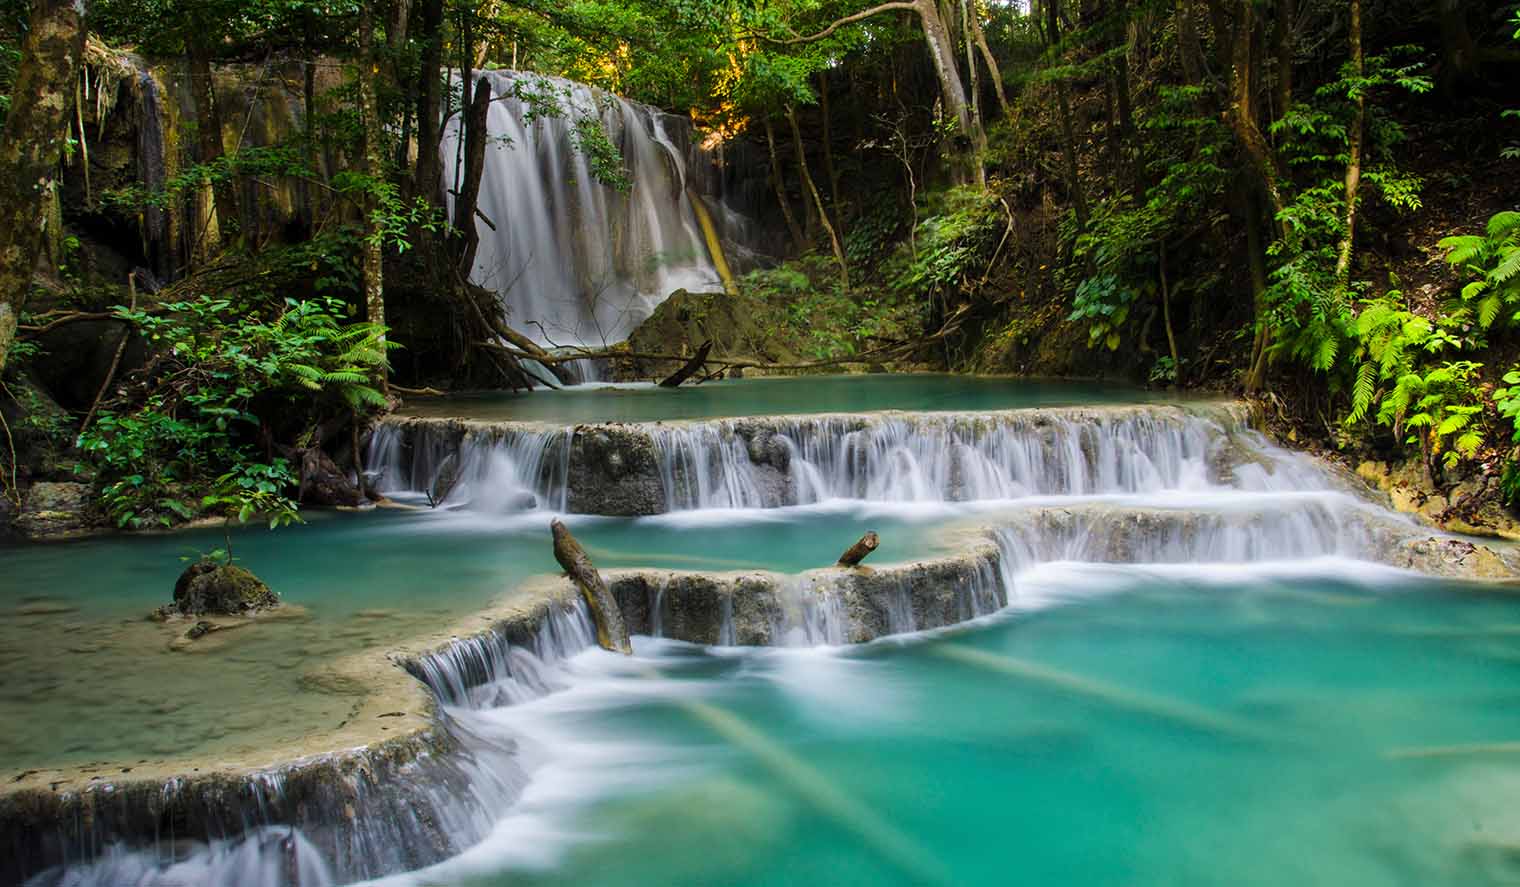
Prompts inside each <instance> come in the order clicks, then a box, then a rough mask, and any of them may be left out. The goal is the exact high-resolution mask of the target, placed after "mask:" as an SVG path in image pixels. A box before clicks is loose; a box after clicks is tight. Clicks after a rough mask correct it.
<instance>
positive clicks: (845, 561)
mask: <svg viewBox="0 0 1520 887" xmlns="http://www.w3.org/2000/svg"><path fill="white" fill-rule="evenodd" d="M880 544H881V539H880V538H879V537H878V536H877V535H876V531H875V530H872V531H871V532H869V533H866V534H865V535H864V536H861V537H860V541H859V542H856V543H855V544H854V545H851V546H850V547H849V549H848V550H846V551H845V553H844V554H841V555H840V556H839V564H838V566H841V567H858V566H860V562H861V561H863V560H865V559H866V555H868V554H870V553H871V552H873V551H875V550H876V546H877V545H880Z"/></svg>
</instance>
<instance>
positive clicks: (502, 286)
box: [441, 71, 745, 347]
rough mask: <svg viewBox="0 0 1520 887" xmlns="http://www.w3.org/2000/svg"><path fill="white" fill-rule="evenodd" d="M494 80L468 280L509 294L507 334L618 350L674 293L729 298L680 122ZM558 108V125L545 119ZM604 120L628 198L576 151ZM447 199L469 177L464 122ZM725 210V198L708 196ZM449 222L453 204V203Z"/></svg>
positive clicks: (599, 97)
mask: <svg viewBox="0 0 1520 887" xmlns="http://www.w3.org/2000/svg"><path fill="white" fill-rule="evenodd" d="M472 77H485V78H487V79H488V80H489V82H490V84H491V89H492V91H493V93H494V95H495V97H496V98H497V101H494V102H492V104H491V108H490V112H489V118H488V123H487V125H488V128H489V131H490V135H491V139H492V142H491V144H490V145H489V146H488V147H487V148H486V160H485V172H484V176H483V178H482V181H481V191H480V198H479V210H480V213H481V214H482V215H483V216H484V217H485V218H486V219H489V220H490V221H489V224H488V223H487V222H485V221H483V220H481V219H477V220H476V224H477V229H478V232H479V235H480V248H479V251H478V252H477V253H476V257H475V267H474V268H473V269H472V270H471V273H470V277H471V280H472V281H473V282H475V283H477V284H479V285H481V286H484V287H487V288H489V289H493V290H495V291H496V292H497V293H499V294H500V296H501V299H502V302H503V305H504V306H505V308H506V310H507V315H508V319H509V322H511V323H512V324H513V325H514V326H515V327H516V328H517V329H519V330H521V331H523V332H524V333H526V334H527V335H529V336H531V337H532V338H534V339H535V340H536V341H537V342H538V343H539V344H541V345H544V346H546V347H552V346H573V345H589V346H601V345H606V344H611V343H615V342H621V341H623V340H624V339H626V338H628V335H629V334H630V333H631V332H632V331H633V329H634V328H635V327H636V326H637V325H638V324H639V323H640V322H641V321H642V320H644V319H645V318H646V317H648V316H649V315H650V313H652V312H653V311H654V309H655V306H657V305H658V304H659V303H660V302H661V301H663V300H664V299H665V297H666V296H668V295H669V294H670V293H671V292H672V291H674V290H676V289H683V288H684V289H687V290H691V291H694V292H709V291H712V292H719V291H722V289H723V283H722V280H721V279H720V277H719V275H718V271H717V268H716V267H715V265H714V262H713V260H712V258H711V256H710V255H709V253H708V247H707V245H706V243H705V242H704V240H703V237H702V232H701V229H700V227H699V225H698V222H697V217H696V215H695V213H694V211H693V208H692V203H691V200H692V195H693V194H696V193H697V192H695V191H692V192H691V193H690V194H689V193H688V186H689V184H702V183H704V182H706V181H707V180H709V178H710V177H707V176H703V177H701V181H699V182H690V181H689V179H693V178H694V177H693V176H692V175H691V173H690V171H689V170H688V165H689V164H690V163H691V162H693V158H691V157H689V156H688V152H687V151H685V150H683V149H682V148H681V147H679V146H678V145H677V144H676V143H677V141H689V138H688V137H687V136H685V135H684V134H682V135H680V136H679V137H678V136H676V135H675V134H674V133H672V132H671V130H670V128H671V127H689V126H690V123H689V122H688V121H686V120H684V118H678V117H672V116H671V115H667V114H664V113H663V112H661V111H659V110H658V109H656V108H651V107H649V106H647V105H640V104H636V103H634V102H629V101H627V100H624V99H621V98H618V97H617V96H613V95H610V94H608V93H605V92H603V91H601V90H597V89H593V88H591V87H589V86H585V85H584V84H580V83H574V82H572V81H569V80H563V79H559V78H555V77H546V76H543V75H538V74H525V73H520V72H515V71H489V72H474V73H473V74H472ZM544 98H548V99H549V100H550V101H552V102H553V103H554V104H555V105H557V106H558V107H559V109H560V111H561V112H562V113H559V114H545V113H542V107H543V104H542V102H541V99H544ZM588 119H589V120H597V121H599V122H600V123H601V125H602V126H603V128H604V129H605V131H606V133H607V135H608V136H609V138H610V139H611V140H612V142H613V143H614V144H615V145H617V146H618V148H619V149H620V150H621V153H622V157H623V163H624V166H625V168H626V170H627V173H628V177H629V179H630V180H631V182H632V187H631V188H630V189H629V190H628V192H627V193H620V192H619V191H617V190H616V189H614V188H611V187H608V186H606V185H604V184H602V183H600V182H599V181H598V179H597V177H596V174H595V171H594V169H593V167H592V165H591V163H590V161H589V160H588V158H587V156H586V153H585V152H584V151H582V150H580V149H579V148H578V147H577V146H578V144H579V135H578V131H577V126H578V125H579V124H578V121H581V120H588ZM441 151H442V156H443V169H444V189H445V191H446V192H448V193H449V194H451V195H452V193H453V189H454V188H455V186H456V183H457V181H458V178H459V177H460V176H461V175H462V172H461V170H460V159H461V152H462V147H461V145H460V139H459V120H458V118H457V117H455V118H452V119H451V121H450V122H449V124H448V127H447V129H446V131H445V134H444V138H443V143H442V148H441ZM701 196H703V197H705V198H706V199H707V200H708V201H709V203H710V204H711V205H714V206H721V199H722V195H721V194H707V195H701ZM449 200H450V207H451V211H452V200H453V198H452V196H451V197H450V198H449ZM736 215H737V213H736V212H735V211H733V210H731V209H730V208H727V207H722V208H721V211H720V212H718V213H716V216H717V217H718V219H719V220H720V221H721V222H722V227H723V231H724V233H725V234H726V235H727V236H744V232H745V227H744V225H743V224H742V223H741V222H737V221H736V220H735V218H734V217H735V216H736Z"/></svg>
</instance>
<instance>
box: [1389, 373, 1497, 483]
mask: <svg viewBox="0 0 1520 887" xmlns="http://www.w3.org/2000/svg"><path fill="white" fill-rule="evenodd" d="M1482 368H1483V364H1481V363H1476V362H1474V361H1470V360H1456V361H1447V362H1446V363H1443V364H1441V365H1440V366H1438V367H1436V368H1435V369H1433V370H1430V371H1429V372H1426V373H1423V374H1422V373H1419V372H1409V373H1405V374H1404V375H1402V376H1400V377H1399V378H1398V381H1397V382H1396V383H1395V385H1394V387H1393V390H1392V391H1390V392H1389V393H1388V395H1387V396H1386V397H1384V398H1383V402H1382V405H1381V406H1380V407H1379V409H1378V421H1379V422H1381V423H1383V424H1385V425H1390V426H1392V428H1393V433H1394V434H1396V435H1402V434H1404V433H1405V432H1406V431H1407V432H1409V436H1408V437H1407V438H1406V439H1405V443H1410V444H1418V445H1419V447H1420V453H1421V455H1422V456H1423V457H1424V460H1425V466H1426V469H1427V471H1429V472H1430V474H1431V476H1432V477H1434V475H1435V464H1436V460H1437V459H1438V458H1439V459H1440V460H1441V463H1442V464H1443V465H1445V466H1446V467H1447V468H1451V467H1453V466H1455V465H1456V464H1457V462H1459V461H1460V460H1461V459H1462V458H1464V457H1467V458H1471V457H1472V456H1475V455H1477V452H1478V450H1479V448H1481V447H1482V446H1483V440H1484V429H1483V423H1482V414H1483V393H1482V391H1481V390H1480V389H1479V388H1478V385H1477V384H1476V380H1477V376H1478V371H1479V370H1481V369H1482Z"/></svg>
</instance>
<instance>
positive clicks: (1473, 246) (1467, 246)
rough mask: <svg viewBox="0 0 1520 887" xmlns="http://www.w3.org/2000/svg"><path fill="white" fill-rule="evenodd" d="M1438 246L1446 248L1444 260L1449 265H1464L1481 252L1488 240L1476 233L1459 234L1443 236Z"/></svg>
mask: <svg viewBox="0 0 1520 887" xmlns="http://www.w3.org/2000/svg"><path fill="white" fill-rule="evenodd" d="M1437 245H1438V246H1440V247H1441V249H1444V250H1446V261H1447V263H1448V264H1451V265H1466V264H1467V263H1468V262H1471V261H1472V260H1473V259H1475V258H1477V257H1478V256H1481V255H1482V254H1483V250H1484V248H1485V247H1486V246H1487V245H1488V242H1487V241H1486V240H1484V239H1483V238H1482V237H1479V236H1478V235H1476V234H1459V235H1457V236H1455V237H1443V238H1441V241H1440V243H1439V244H1437Z"/></svg>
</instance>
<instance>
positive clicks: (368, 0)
mask: <svg viewBox="0 0 1520 887" xmlns="http://www.w3.org/2000/svg"><path fill="white" fill-rule="evenodd" d="M373 6H374V0H364V2H362V3H361V4H360V5H359V53H360V57H359V113H360V114H361V115H362V116H363V118H364V172H365V174H366V175H368V176H369V178H370V188H371V189H375V188H378V187H379V186H380V183H381V182H382V181H383V180H384V178H385V164H384V163H383V162H382V161H381V159H380V147H381V142H382V140H383V139H384V138H385V128H384V121H382V120H381V119H380V99H379V96H378V94H377V92H376V88H375V79H376V78H377V77H379V76H380V55H379V53H378V52H377V51H376V47H375V15H374V8H373ZM379 214H380V202H379V199H378V198H377V197H376V196H374V194H373V193H372V194H371V195H370V197H369V199H367V200H366V201H365V216H366V218H365V226H364V246H363V248H362V249H363V252H362V265H363V272H364V308H365V319H367V320H368V321H369V322H370V323H372V324H375V325H376V326H379V327H382V328H383V327H384V326H385V262H384V257H383V256H382V254H381V250H382V248H383V244H382V243H381V230H380V215H379ZM380 341H381V342H382V343H383V342H384V341H385V339H384V334H383V333H382V334H381V340H380ZM376 372H377V374H378V376H379V382H380V390H381V391H387V390H388V388H389V373H388V372H387V369H386V364H385V363H384V362H382V363H381V364H380V366H379V367H377V368H376Z"/></svg>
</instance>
